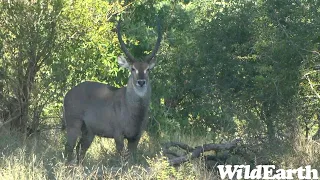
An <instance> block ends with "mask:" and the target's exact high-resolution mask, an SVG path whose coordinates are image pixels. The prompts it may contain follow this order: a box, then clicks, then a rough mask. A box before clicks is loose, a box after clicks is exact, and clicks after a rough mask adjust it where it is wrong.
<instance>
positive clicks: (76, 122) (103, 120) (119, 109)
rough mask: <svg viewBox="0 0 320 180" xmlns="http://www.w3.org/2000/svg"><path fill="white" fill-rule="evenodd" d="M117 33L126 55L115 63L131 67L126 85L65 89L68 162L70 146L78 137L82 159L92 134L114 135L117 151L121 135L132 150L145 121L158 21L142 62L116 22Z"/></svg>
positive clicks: (88, 83)
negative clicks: (126, 42)
mask: <svg viewBox="0 0 320 180" xmlns="http://www.w3.org/2000/svg"><path fill="white" fill-rule="evenodd" d="M117 35H118V40H119V43H120V46H121V49H122V51H123V52H124V54H125V55H126V56H127V59H126V58H125V57H124V56H119V57H118V63H119V65H120V66H121V67H124V68H127V69H129V70H130V71H131V75H130V76H129V80H128V83H127V86H126V87H122V88H116V87H113V86H110V85H107V84H103V83H99V82H91V81H86V82H83V83H80V84H79V85H77V86H75V87H73V88H72V89H71V90H70V91H68V92H67V94H66V95H65V97H64V102H63V106H64V120H65V127H66V130H67V142H66V145H65V155H66V156H67V161H68V162H70V161H71V160H72V159H73V157H72V155H73V149H74V147H75V145H76V143H77V140H78V138H79V137H80V140H79V142H78V144H77V147H76V153H77V160H78V162H81V161H82V160H83V158H84V155H85V153H86V151H87V150H88V148H89V146H90V145H91V143H92V141H93V139H94V137H95V136H101V137H107V138H114V140H115V143H116V149H117V152H119V153H121V152H122V150H123V148H124V139H127V140H128V150H129V151H130V152H134V151H135V150H136V149H137V146H138V143H139V140H140V137H141V134H142V131H143V130H144V128H145V126H146V124H147V121H148V109H149V104H150V96H151V85H150V80H149V70H150V69H152V68H153V67H154V66H155V63H156V60H155V55H156V53H157V51H158V49H159V47H160V42H161V33H160V23H158V38H157V42H156V45H155V47H154V49H153V50H152V52H151V53H150V54H149V55H148V56H147V57H146V58H145V61H143V62H139V61H137V60H136V59H135V58H134V57H133V56H132V55H131V54H130V52H129V51H128V49H127V48H126V45H125V43H124V42H123V40H122V37H121V33H120V22H118V25H117Z"/></svg>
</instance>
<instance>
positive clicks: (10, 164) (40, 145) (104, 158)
mask: <svg viewBox="0 0 320 180" xmlns="http://www.w3.org/2000/svg"><path fill="white" fill-rule="evenodd" d="M167 137H170V139H167ZM167 137H166V136H163V138H164V139H163V140H162V141H163V142H164V141H166V139H167V141H169V140H175V141H181V142H184V143H188V144H189V145H191V146H196V145H200V144H203V143H210V142H212V140H211V137H210V136H206V137H197V136H195V135H193V134H189V135H182V134H179V133H175V134H172V135H170V136H167ZM63 142H64V133H61V132H60V131H50V132H46V133H42V134H40V135H39V136H38V137H29V138H27V139H23V138H21V137H20V135H19V134H17V133H14V132H11V133H8V132H6V133H3V132H2V133H0V148H1V149H2V151H1V154H0V179H6V180H7V179H8V180H10V179H22V180H23V179H41V180H42V179H70V180H71V179H220V178H219V176H218V175H217V173H216V172H213V171H208V170H207V169H206V168H205V165H204V162H203V161H202V160H193V161H192V162H189V163H185V164H183V165H182V166H180V167H171V166H169V164H168V162H167V159H166V158H165V157H164V156H163V155H161V148H160V146H159V144H160V142H159V141H156V142H154V140H153V142H151V140H150V139H149V137H148V136H147V135H145V136H144V137H143V139H142V141H141V143H140V147H139V149H140V151H139V153H140V156H139V157H138V159H137V160H136V162H135V163H134V164H130V165H128V164H127V163H126V162H125V161H124V160H123V159H121V158H119V157H118V156H117V155H116V154H115V153H114V152H115V147H114V142H113V140H110V139H104V138H96V139H95V141H94V143H93V144H92V146H91V147H90V149H89V151H88V153H87V156H86V159H85V163H84V165H83V166H78V165H74V166H66V165H65V162H64V158H63V154H62V152H63ZM295 147H296V148H295V150H294V151H293V153H292V154H284V155H283V156H282V157H281V158H279V159H277V162H278V163H279V164H277V165H278V166H279V167H281V168H286V169H288V168H298V167H300V166H305V165H311V166H312V167H313V168H316V169H319V167H320V144H319V143H318V142H315V141H308V142H306V141H304V140H301V141H297V142H296V144H295Z"/></svg>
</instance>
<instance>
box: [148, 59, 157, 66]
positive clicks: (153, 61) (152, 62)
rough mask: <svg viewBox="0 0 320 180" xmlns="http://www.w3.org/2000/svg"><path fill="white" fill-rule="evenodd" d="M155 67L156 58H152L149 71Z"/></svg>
mask: <svg viewBox="0 0 320 180" xmlns="http://www.w3.org/2000/svg"><path fill="white" fill-rule="evenodd" d="M154 66H156V57H153V58H152V59H151V60H150V62H149V69H152V68H154Z"/></svg>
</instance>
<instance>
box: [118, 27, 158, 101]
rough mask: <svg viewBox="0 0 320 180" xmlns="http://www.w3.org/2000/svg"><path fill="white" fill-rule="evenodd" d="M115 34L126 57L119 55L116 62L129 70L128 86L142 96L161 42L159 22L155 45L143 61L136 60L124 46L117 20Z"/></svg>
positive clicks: (147, 84) (146, 87) (145, 90)
mask: <svg viewBox="0 0 320 180" xmlns="http://www.w3.org/2000/svg"><path fill="white" fill-rule="evenodd" d="M117 34H118V40H119V43H120V46H121V49H122V51H123V52H124V54H125V55H126V57H127V58H125V57H124V56H119V57H118V63H119V65H120V66H121V67H124V68H126V69H129V71H130V72H131V75H130V78H129V81H128V86H131V87H133V89H134V90H135V92H136V93H137V94H138V95H139V96H144V95H145V93H146V92H147V89H148V86H149V83H150V82H149V71H150V70H151V69H152V68H153V67H154V66H155V65H156V58H155V55H156V53H157V51H158V50H159V47H160V42H161V33H160V23H158V39H157V42H156V45H155V47H154V49H153V50H152V52H151V53H150V54H149V55H147V56H146V57H145V59H144V61H137V60H136V59H135V58H134V57H133V56H132V55H131V54H130V52H129V51H128V49H127V48H126V45H125V43H124V42H123V40H122V37H121V33H120V22H118V25H117ZM129 83H131V84H129Z"/></svg>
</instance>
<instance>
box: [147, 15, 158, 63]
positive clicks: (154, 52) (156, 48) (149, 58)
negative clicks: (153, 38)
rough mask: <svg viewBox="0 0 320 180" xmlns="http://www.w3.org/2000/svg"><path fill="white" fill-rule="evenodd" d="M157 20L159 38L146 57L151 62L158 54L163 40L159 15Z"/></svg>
mask: <svg viewBox="0 0 320 180" xmlns="http://www.w3.org/2000/svg"><path fill="white" fill-rule="evenodd" d="M157 21H158V39H157V42H156V45H155V47H154V49H153V50H152V52H151V53H150V54H149V55H148V56H147V57H146V58H145V60H146V61H148V62H149V61H150V60H151V59H152V58H153V57H154V56H155V55H156V53H157V52H158V50H159V47H160V42H161V39H162V35H161V26H160V20H159V17H158V18H157Z"/></svg>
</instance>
